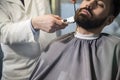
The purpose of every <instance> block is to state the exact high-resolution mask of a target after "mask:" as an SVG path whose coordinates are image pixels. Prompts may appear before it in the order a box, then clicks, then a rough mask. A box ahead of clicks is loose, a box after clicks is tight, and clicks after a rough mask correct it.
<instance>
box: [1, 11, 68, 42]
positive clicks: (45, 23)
mask: <svg viewBox="0 0 120 80" xmlns="http://www.w3.org/2000/svg"><path fill="white" fill-rule="evenodd" d="M0 17H1V19H0V38H1V42H3V43H9V44H13V43H26V42H34V41H35V35H34V34H33V30H32V29H31V24H32V26H33V29H35V30H43V31H45V32H48V33H52V32H55V31H56V30H59V29H62V28H65V26H67V24H66V23H64V22H62V21H61V18H60V17H58V16H55V15H44V16H38V17H36V18H33V19H32V23H31V20H26V21H20V22H12V21H11V20H10V19H9V17H8V16H7V15H6V14H5V13H4V12H2V11H0Z"/></svg>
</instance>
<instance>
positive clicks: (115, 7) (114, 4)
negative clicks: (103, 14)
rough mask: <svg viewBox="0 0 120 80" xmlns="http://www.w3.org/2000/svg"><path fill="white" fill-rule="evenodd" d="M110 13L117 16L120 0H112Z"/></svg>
mask: <svg viewBox="0 0 120 80" xmlns="http://www.w3.org/2000/svg"><path fill="white" fill-rule="evenodd" d="M112 7H113V10H112V14H113V16H115V17H117V16H118V14H119V12H120V0H112Z"/></svg>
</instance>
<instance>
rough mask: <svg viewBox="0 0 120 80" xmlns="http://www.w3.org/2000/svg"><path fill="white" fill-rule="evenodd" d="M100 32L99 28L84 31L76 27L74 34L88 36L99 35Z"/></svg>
mask: <svg viewBox="0 0 120 80" xmlns="http://www.w3.org/2000/svg"><path fill="white" fill-rule="evenodd" d="M101 31H102V29H101V28H98V29H89V30H87V29H84V28H82V27H77V29H76V32H78V33H80V34H85V35H87V34H88V35H89V34H100V33H101Z"/></svg>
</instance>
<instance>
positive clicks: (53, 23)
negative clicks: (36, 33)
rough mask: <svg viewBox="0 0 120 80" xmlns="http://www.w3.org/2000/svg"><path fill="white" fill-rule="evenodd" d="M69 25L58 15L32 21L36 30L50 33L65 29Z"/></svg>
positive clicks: (41, 17)
mask: <svg viewBox="0 0 120 80" xmlns="http://www.w3.org/2000/svg"><path fill="white" fill-rule="evenodd" d="M67 25H68V24H67V23H65V22H62V19H61V18H60V17H59V16H57V15H43V16H38V17H35V18H33V19H32V26H33V28H34V29H35V30H43V31H45V32H48V33H52V32H55V31H57V30H60V29H64V28H65V27H66V26H67Z"/></svg>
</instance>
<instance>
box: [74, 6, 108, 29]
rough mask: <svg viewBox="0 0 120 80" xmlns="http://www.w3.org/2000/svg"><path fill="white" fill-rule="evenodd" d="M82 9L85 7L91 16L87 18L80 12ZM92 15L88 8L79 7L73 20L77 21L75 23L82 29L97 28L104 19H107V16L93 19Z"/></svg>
mask: <svg viewBox="0 0 120 80" xmlns="http://www.w3.org/2000/svg"><path fill="white" fill-rule="evenodd" d="M83 9H86V10H88V11H89V13H90V14H91V18H88V17H87V16H86V15H84V14H81V13H80V12H81V11H82V10H83ZM92 17H93V13H92V12H91V10H90V9H88V8H81V9H78V10H77V11H76V14H75V17H74V18H75V22H76V23H77V25H78V26H80V27H82V28H84V29H96V28H99V27H101V26H102V25H103V24H104V22H105V20H106V19H107V17H105V18H102V19H98V18H94V19H93V18H92Z"/></svg>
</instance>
